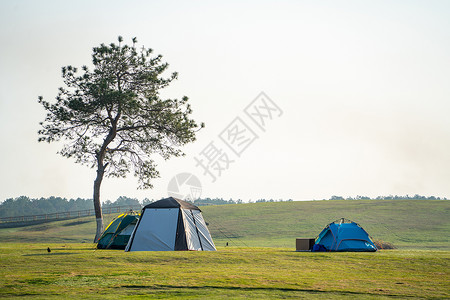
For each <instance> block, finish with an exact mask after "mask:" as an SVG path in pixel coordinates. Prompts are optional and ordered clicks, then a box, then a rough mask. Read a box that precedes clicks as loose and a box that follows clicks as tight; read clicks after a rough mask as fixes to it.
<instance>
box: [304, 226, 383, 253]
mask: <svg viewBox="0 0 450 300" xmlns="http://www.w3.org/2000/svg"><path fill="white" fill-rule="evenodd" d="M313 251H355V252H357V251H368V252H372V251H377V247H376V246H375V245H374V243H373V242H372V240H371V239H370V237H369V234H368V233H367V232H366V231H365V230H364V229H363V228H362V227H361V226H360V225H359V224H357V223H355V222H353V221H350V220H346V219H344V218H342V219H340V220H337V221H334V222H332V223H330V224H328V225H327V226H326V227H325V228H324V229H323V230H322V232H321V233H320V234H319V236H318V237H317V239H316V243H315V245H314V246H313Z"/></svg>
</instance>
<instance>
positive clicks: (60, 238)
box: [0, 200, 450, 250]
mask: <svg viewBox="0 0 450 300" xmlns="http://www.w3.org/2000/svg"><path fill="white" fill-rule="evenodd" d="M201 209H202V211H203V215H204V218H205V220H206V222H207V223H208V224H209V229H210V231H211V234H212V236H213V238H214V241H215V243H216V245H218V246H224V245H225V243H226V242H228V243H229V245H230V246H238V247H246V246H250V247H253V246H258V247H288V248H294V247H295V238H299V237H305V238H314V237H316V236H317V235H318V234H319V233H320V231H321V230H322V229H323V228H324V227H325V226H326V225H327V224H328V223H330V222H332V221H334V220H337V219H340V218H347V219H351V220H353V221H355V222H357V223H359V224H360V225H361V226H362V227H363V228H364V229H366V231H367V232H368V233H369V234H370V235H371V236H372V238H373V239H375V240H383V241H387V242H391V243H393V244H394V245H395V246H397V247H398V248H400V249H405V248H415V249H443V250H449V249H450V201H438V200H436V201H433V200H333V201H331V200H330V201H294V202H278V203H253V204H239V205H220V206H206V207H205V206H202V207H201ZM113 217H114V216H113V215H107V216H105V223H106V222H108V221H109V220H111V219H112V218H113ZM94 235H95V220H94V217H86V218H80V219H72V220H63V221H54V222H48V223H39V224H32V225H28V226H23V227H10V228H0V238H1V239H2V241H4V242H40V243H83V242H86V243H91V242H92V239H93V237H94Z"/></svg>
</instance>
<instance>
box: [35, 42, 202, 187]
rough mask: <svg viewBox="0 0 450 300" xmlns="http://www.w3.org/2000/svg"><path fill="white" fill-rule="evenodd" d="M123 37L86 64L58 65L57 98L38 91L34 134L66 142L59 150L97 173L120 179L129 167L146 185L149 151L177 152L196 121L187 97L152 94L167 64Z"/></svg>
mask: <svg viewBox="0 0 450 300" xmlns="http://www.w3.org/2000/svg"><path fill="white" fill-rule="evenodd" d="M122 41H123V39H122V37H119V44H118V45H116V44H114V43H111V44H110V45H105V44H101V45H100V46H99V47H95V48H94V49H93V54H92V63H93V69H92V70H90V69H89V68H88V67H87V66H83V67H82V68H81V71H80V70H79V69H78V68H76V67H73V66H67V67H63V68H62V77H63V79H64V83H65V85H66V87H65V88H63V87H61V88H60V89H59V93H58V96H57V97H56V103H49V102H47V101H45V100H44V99H43V98H42V97H39V103H40V104H42V106H43V107H44V109H45V110H46V111H47V116H46V118H45V121H44V122H41V123H40V124H41V126H42V129H41V130H39V132H38V133H39V139H38V140H39V141H41V142H42V141H46V142H54V141H60V140H64V141H67V143H66V144H65V145H64V147H63V148H62V149H61V151H60V152H59V153H60V154H61V155H62V156H65V157H68V158H74V159H75V161H76V162H77V163H81V164H85V165H88V166H91V167H97V171H98V172H100V173H101V175H102V176H103V172H104V174H105V175H106V176H112V177H124V176H126V174H128V173H129V172H131V171H133V170H134V175H135V176H136V177H137V178H138V179H139V183H140V187H142V188H149V187H151V186H152V185H151V183H150V180H151V179H152V178H155V177H158V175H159V173H158V171H157V170H156V166H155V163H154V161H153V160H152V159H151V158H150V155H151V154H154V153H157V154H159V155H161V156H162V157H163V158H165V159H168V158H170V157H172V156H179V155H182V154H183V153H182V151H181V150H180V149H179V146H182V145H184V144H186V143H189V142H192V141H194V140H195V131H196V129H198V128H199V126H198V125H197V124H196V122H195V121H194V120H192V119H191V118H190V115H191V113H192V110H191V108H190V105H189V104H188V98H187V97H182V99H181V100H178V99H161V98H160V97H159V90H160V89H162V88H165V87H167V86H168V85H169V84H170V82H172V80H174V79H176V78H177V73H172V74H171V75H170V76H169V77H168V78H163V77H162V74H163V73H164V72H165V71H166V70H167V67H168V64H167V63H163V62H162V56H161V55H157V56H152V55H151V54H152V49H146V48H144V47H142V48H139V49H138V48H137V46H136V43H137V41H136V39H135V38H134V39H133V44H132V45H131V46H128V45H122V44H121V42H122ZM201 126H203V125H201ZM102 176H101V177H102ZM100 182H101V180H100Z"/></svg>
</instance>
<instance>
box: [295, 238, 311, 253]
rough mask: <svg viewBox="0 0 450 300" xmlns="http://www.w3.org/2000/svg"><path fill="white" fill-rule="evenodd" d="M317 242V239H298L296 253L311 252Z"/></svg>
mask: <svg viewBox="0 0 450 300" xmlns="http://www.w3.org/2000/svg"><path fill="white" fill-rule="evenodd" d="M315 242H316V240H315V239H297V240H296V241H295V248H296V251H311V249H312V247H313V246H314V243H315Z"/></svg>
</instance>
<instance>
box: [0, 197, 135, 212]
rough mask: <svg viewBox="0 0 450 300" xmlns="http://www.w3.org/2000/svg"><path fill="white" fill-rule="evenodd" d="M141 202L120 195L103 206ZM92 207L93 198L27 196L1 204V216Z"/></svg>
mask: <svg viewBox="0 0 450 300" xmlns="http://www.w3.org/2000/svg"><path fill="white" fill-rule="evenodd" d="M139 205H140V203H139V201H138V200H137V199H133V198H128V197H125V196H120V197H119V198H117V200H116V201H113V202H111V201H109V200H108V201H105V202H104V203H103V205H102V207H103V208H108V207H117V206H122V207H136V206H139ZM88 209H92V199H81V198H77V199H69V200H68V199H66V198H61V197H53V196H52V197H49V198H40V199H32V198H28V197H26V196H20V197H17V198H10V199H6V200H5V201H3V202H2V203H1V204H0V217H17V216H33V215H43V214H52V213H59V212H68V211H70V212H73V211H80V210H88Z"/></svg>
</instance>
